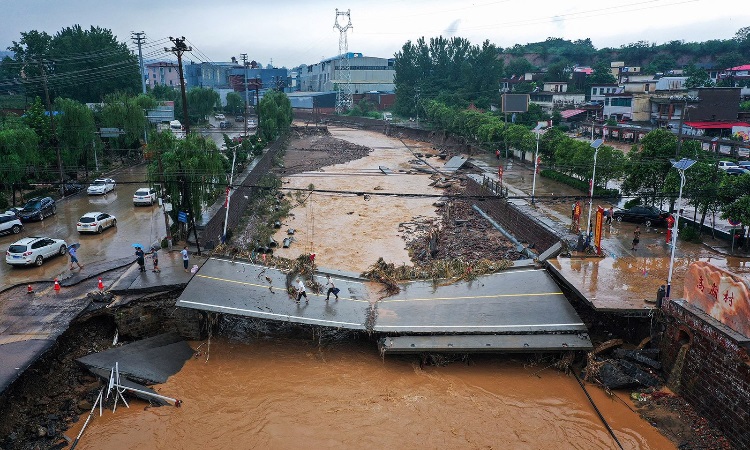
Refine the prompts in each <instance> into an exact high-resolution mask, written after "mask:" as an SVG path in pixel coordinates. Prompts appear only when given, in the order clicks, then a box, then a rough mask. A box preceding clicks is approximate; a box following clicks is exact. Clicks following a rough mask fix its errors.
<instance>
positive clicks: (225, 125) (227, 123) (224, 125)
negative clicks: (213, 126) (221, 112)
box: [219, 120, 232, 128]
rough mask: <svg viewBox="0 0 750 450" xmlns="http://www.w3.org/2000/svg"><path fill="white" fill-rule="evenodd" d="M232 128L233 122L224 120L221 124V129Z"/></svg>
mask: <svg viewBox="0 0 750 450" xmlns="http://www.w3.org/2000/svg"><path fill="white" fill-rule="evenodd" d="M231 126H232V122H230V121H228V120H222V121H221V122H219V128H230V127H231Z"/></svg>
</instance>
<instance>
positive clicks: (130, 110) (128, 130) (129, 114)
mask: <svg viewBox="0 0 750 450" xmlns="http://www.w3.org/2000/svg"><path fill="white" fill-rule="evenodd" d="M155 104H156V101H155V100H154V99H153V98H150V97H147V96H138V97H131V96H128V95H126V94H110V95H107V96H106V97H105V98H104V102H103V104H102V105H101V106H99V107H98V108H97V109H96V111H95V114H96V116H98V117H97V119H98V122H99V125H100V126H101V127H105V128H119V129H121V130H123V131H124V134H123V135H122V136H120V137H117V138H109V139H110V140H111V141H110V143H111V144H110V148H112V149H113V150H115V151H119V154H118V156H120V157H125V156H126V155H127V154H129V153H130V152H131V150H132V149H136V148H139V147H140V146H141V140H142V139H143V138H144V137H145V136H144V133H145V132H146V130H147V124H148V122H147V120H146V114H145V109H149V108H153V107H154V106H155Z"/></svg>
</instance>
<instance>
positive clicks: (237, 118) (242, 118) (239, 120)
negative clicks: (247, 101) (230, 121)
mask: <svg viewBox="0 0 750 450" xmlns="http://www.w3.org/2000/svg"><path fill="white" fill-rule="evenodd" d="M234 121H235V122H244V121H245V117H244V116H235V118H234Z"/></svg>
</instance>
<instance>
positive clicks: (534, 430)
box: [0, 128, 727, 450]
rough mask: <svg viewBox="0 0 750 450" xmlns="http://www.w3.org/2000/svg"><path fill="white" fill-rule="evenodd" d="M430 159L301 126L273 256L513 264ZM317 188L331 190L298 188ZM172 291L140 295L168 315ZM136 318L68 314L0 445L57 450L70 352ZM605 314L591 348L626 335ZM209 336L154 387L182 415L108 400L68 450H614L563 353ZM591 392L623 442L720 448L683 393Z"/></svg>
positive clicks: (255, 219)
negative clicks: (391, 351)
mask: <svg viewBox="0 0 750 450" xmlns="http://www.w3.org/2000/svg"><path fill="white" fill-rule="evenodd" d="M407 144H408V145H407ZM438 153H439V150H436V149H434V148H432V146H431V145H430V144H427V143H419V142H413V141H409V142H407V143H406V144H405V143H404V142H403V141H399V140H397V139H392V138H388V137H386V136H383V135H382V134H379V133H372V132H362V131H357V130H348V129H341V128H333V129H331V132H330V134H329V133H325V132H320V131H315V132H313V133H312V134H307V135H304V134H301V133H298V134H296V135H295V136H294V137H293V139H292V142H291V143H290V147H289V149H288V150H287V151H286V154H285V156H284V161H283V165H282V166H280V167H278V168H277V169H276V171H275V172H276V174H277V175H278V176H280V177H282V184H281V191H284V190H286V191H287V193H285V196H286V197H287V198H289V199H290V202H291V208H290V211H289V215H288V216H287V217H286V218H284V219H283V224H282V226H281V227H280V228H279V229H278V230H277V231H276V235H275V238H276V239H277V241H279V242H280V241H281V240H282V239H283V238H284V237H286V236H288V234H287V230H288V229H289V228H294V229H295V230H296V231H295V234H294V237H295V242H293V243H292V245H291V246H290V248H288V249H282V248H278V249H276V251H275V252H274V256H284V257H288V258H290V259H294V258H296V257H297V256H299V255H300V254H303V253H316V254H317V256H316V262H317V263H318V264H319V265H320V266H321V267H330V268H335V269H340V270H349V271H354V272H362V271H364V270H366V269H367V268H368V267H370V266H371V265H372V264H374V263H375V262H376V260H377V259H378V258H380V257H382V258H384V259H385V260H386V261H388V262H390V263H393V264H396V265H400V264H409V265H412V264H413V265H415V266H417V267H420V265H426V264H429V263H430V261H435V260H445V259H451V258H455V259H461V260H464V261H468V262H476V261H480V260H506V259H510V260H513V259H518V258H519V257H520V255H519V254H518V253H517V252H516V250H515V248H513V246H511V245H510V243H509V242H508V241H507V239H505V238H504V237H503V236H502V234H501V233H500V232H499V231H497V230H495V229H494V228H492V227H491V226H490V225H489V224H488V223H487V222H486V221H485V220H483V219H481V218H480V217H479V216H478V215H477V214H476V213H475V212H474V211H473V210H472V209H471V208H470V207H468V204H467V203H465V202H462V201H460V199H457V198H453V199H452V200H450V198H452V197H455V196H456V195H460V194H461V193H462V192H463V191H462V181H461V178H460V177H458V178H455V179H446V177H444V176H442V175H440V174H435V173H432V172H431V171H430V170H429V169H428V168H429V166H430V165H441V164H442V163H443V162H444V161H441V160H440V159H439V156H438ZM428 155H429V156H428ZM420 161H421V162H420ZM424 161H427V162H429V163H430V164H425V163H424ZM438 161H440V162H438ZM380 166H384V167H387V168H388V169H390V171H392V173H393V175H385V174H383V173H382V171H381V170H380V169H379V167H380ZM310 184H313V185H314V186H315V188H316V190H317V189H321V190H328V191H332V192H329V193H317V192H316V193H314V194H311V195H310V196H309V197H307V198H304V196H303V195H301V194H300V195H297V194H295V192H298V193H302V194H304V191H305V189H306V188H307V187H308V186H309V185H310ZM365 192H367V193H371V194H370V198H369V199H367V200H365V196H364V193H365ZM396 194H408V195H396ZM303 198H304V201H301V200H302V199H303ZM449 200H450V201H449ZM258 211H261V210H260V209H258V210H257V211H256V210H254V211H253V212H258ZM265 220H266V219H265V218H264V217H263V216H262V215H258V214H252V213H251V214H248V216H247V218H246V220H245V222H244V223H245V229H242V230H236V231H235V233H234V234H235V237H234V240H233V245H235V246H238V247H239V246H242V247H246V246H250V245H251V240H252V239H253V233H254V229H255V228H256V227H257V226H258V224H262V223H264V221H265ZM174 297H176V296H174ZM173 300H174V298H170V299H161V300H148V299H144V300H143V301H141V302H140V303H141V304H142V305H144V306H143V307H144V308H148V305H149V304H150V303H149V302H153V308H154V309H158V310H159V311H162V312H163V313H164V315H165V316H167V315H169V313H170V311H172V310H173V306H172V305H173ZM141 313H142V311H137V310H133V311H130V312H128V310H127V309H122V310H116V309H113V310H111V311H109V312H107V313H106V315H105V316H102V317H95V318H93V319H90V320H88V321H86V322H82V323H78V324H76V325H74V326H73V327H72V328H71V330H69V332H68V333H66V334H65V335H64V336H63V338H61V340H60V341H59V342H58V344H57V345H56V347H55V350H54V351H53V352H51V353H50V354H48V355H46V356H45V357H44V358H43V359H42V360H40V361H38V362H37V364H35V365H34V366H33V367H32V368H31V369H30V370H28V371H27V373H26V374H25V375H24V376H23V377H22V378H21V379H20V380H19V382H18V383H16V385H14V386H13V388H12V390H11V391H9V393H8V394H9V395H8V396H7V397H4V398H3V399H2V400H0V415H2V417H3V418H4V420H3V421H0V422H2V423H0V449H2V450H11V449H34V448H63V447H65V446H67V445H68V443H69V441H70V440H71V439H72V438H74V437H75V436H76V435H77V434H78V431H79V430H80V427H81V426H82V422H83V421H84V420H85V418H86V416H87V415H88V411H89V409H90V408H91V405H92V403H93V400H94V397H95V395H96V393H97V392H98V390H99V389H100V387H101V382H99V381H97V380H96V379H95V378H94V377H92V376H91V375H89V374H88V373H87V372H85V371H84V370H83V369H82V368H80V367H79V366H78V364H77V363H75V361H74V360H75V358H77V357H80V356H83V355H85V354H88V353H90V352H94V351H99V350H102V349H105V348H109V347H111V346H112V338H113V335H114V333H115V328H116V325H115V324H116V323H121V322H122V321H123V318H124V317H127V316H128V315H130V316H132V317H131V319H133V318H137V317H138V315H139V314H141ZM603 325H604V326H603V327H600V328H601V329H600V331H601V333H602V336H601V337H599V336H597V338H598V339H600V341H601V340H602V339H604V338H605V337H606V338H608V337H610V336H609V335H608V333H609V334H612V333H618V332H620V331H622V330H618V329H611V330H607V329H606V327H607V326H619V324H615V323H614V322H610V323H604V324H603ZM216 329H217V330H221V333H220V336H218V337H216V336H215V337H214V339H213V341H212V342H211V343H210V347H209V346H208V345H207V344H208V343H209V341H207V340H206V341H194V342H191V345H192V346H193V348H194V349H196V354H195V357H194V358H193V359H191V360H189V361H188V363H187V364H186V365H185V366H184V368H183V370H182V371H181V372H179V373H178V374H177V375H175V376H173V377H172V378H170V379H169V380H168V382H167V383H165V384H163V385H159V386H156V387H155V388H156V390H157V391H159V392H161V393H164V394H165V395H171V396H174V397H177V398H182V399H184V405H183V407H182V408H180V409H177V408H173V407H159V408H152V407H150V406H149V405H148V404H147V403H145V402H142V401H137V400H134V401H133V402H132V403H131V408H129V409H126V408H119V407H118V410H117V412H116V413H115V414H112V412H111V408H110V410H109V411H105V412H104V416H103V417H102V418H99V417H98V414H97V417H96V418H95V419H94V421H93V422H92V424H91V425H90V427H89V428H88V429H87V430H86V434H85V435H84V439H83V440H82V442H81V444H80V445H79V446H78V447H77V448H79V449H140V448H162V447H165V446H167V445H170V446H172V445H177V446H180V447H183V448H191V446H194V447H196V448H204V449H211V448H216V449H219V448H228V447H235V448H237V447H242V446H244V447H248V448H299V447H309V448H352V447H358V448H372V447H376V446H377V447H381V448H394V449H395V448H416V447H424V448H519V449H537V448H560V449H568V448H570V449H574V448H575V449H579V448H586V449H588V448H597V449H599V448H601V449H609V448H616V444H615V443H614V442H613V440H612V437H611V436H610V435H609V434H608V433H607V430H606V428H605V426H604V425H603V424H602V422H601V421H600V420H599V418H598V417H597V416H596V413H595V411H594V410H593V409H592V407H591V405H590V403H588V401H587V399H586V396H585V394H584V392H583V391H582V390H581V388H580V386H579V385H578V384H577V382H576V380H575V378H573V377H572V376H571V375H570V374H567V373H566V372H565V371H563V370H557V369H556V368H554V366H555V365H558V366H559V365H560V364H559V363H560V357H559V355H518V356H508V355H506V356H498V355H474V356H465V357H455V358H451V357H444V356H441V355H420V356H407V357H392V356H389V357H387V358H381V357H380V356H379V355H378V354H377V351H376V346H375V343H374V342H373V340H372V338H371V337H370V336H367V335H365V334H361V335H360V334H356V333H339V332H337V331H336V330H314V329H312V328H309V327H293V328H290V327H288V326H287V325H286V324H281V325H279V326H274V325H273V324H270V325H269V323H266V322H264V321H256V320H244V319H242V320H234V319H228V318H224V319H220V320H219V323H217V324H216ZM143 337H147V335H139V334H137V333H132V334H130V335H127V336H125V337H124V338H125V339H136V338H143ZM635 344H637V342H634V343H630V344H628V343H626V344H625V345H624V346H625V347H633V346H634V345H635ZM583 362H584V361H582V358H578V360H577V361H575V363H576V367H580V365H582V364H583ZM574 370H577V369H574ZM587 389H588V391H589V393H590V394H591V395H592V397H593V399H594V401H595V402H596V404H597V406H598V407H599V408H600V410H601V412H602V414H603V415H604V416H605V417H606V418H607V420H608V421H609V425H610V426H611V427H612V428H613V429H614V433H615V435H616V436H617V438H618V439H619V441H620V442H621V443H622V445H623V447H624V448H626V449H668V448H677V447H678V446H679V448H682V449H711V448H727V447H726V444H725V441H723V440H722V438H721V436H720V435H719V434H718V433H716V432H715V431H714V430H713V429H712V428H711V427H710V426H708V425H707V424H706V423H705V421H702V420H701V418H700V417H699V416H698V415H697V414H695V413H694V412H692V409H691V408H690V407H689V406H688V405H686V404H685V403H684V402H681V401H680V400H679V398H678V397H674V396H671V395H669V394H666V395H661V394H656V395H653V394H651V393H648V394H647V395H643V394H642V395H639V396H636V397H632V398H631V391H630V390H620V391H617V392H607V391H605V390H604V389H601V388H599V387H596V386H594V385H593V384H588V383H587ZM65 429H67V432H66V433H65V435H66V436H67V438H66V437H63V435H62V431H63V430H65Z"/></svg>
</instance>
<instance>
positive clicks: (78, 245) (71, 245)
mask: <svg viewBox="0 0 750 450" xmlns="http://www.w3.org/2000/svg"><path fill="white" fill-rule="evenodd" d="M80 247H81V244H80V243H78V242H76V243H75V244H70V245H68V250H70V249H71V248H74V249H76V250H78V249H79V248H80Z"/></svg>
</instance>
